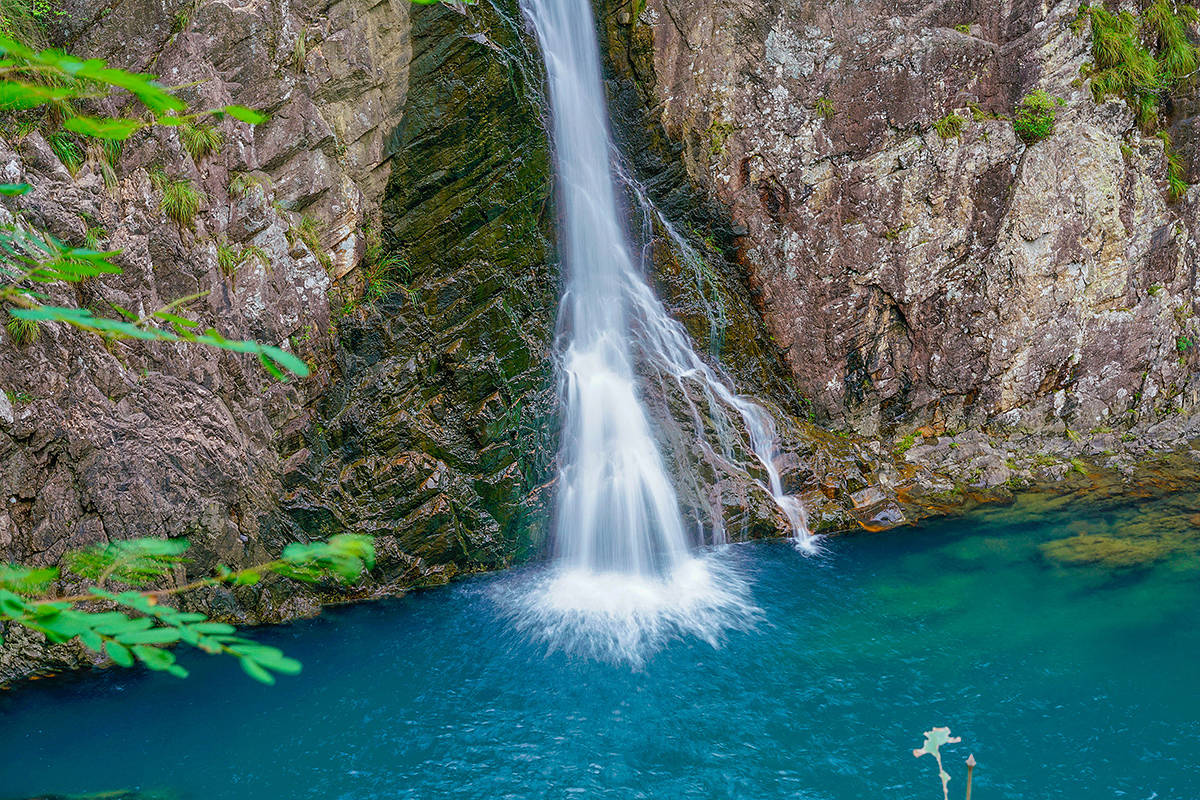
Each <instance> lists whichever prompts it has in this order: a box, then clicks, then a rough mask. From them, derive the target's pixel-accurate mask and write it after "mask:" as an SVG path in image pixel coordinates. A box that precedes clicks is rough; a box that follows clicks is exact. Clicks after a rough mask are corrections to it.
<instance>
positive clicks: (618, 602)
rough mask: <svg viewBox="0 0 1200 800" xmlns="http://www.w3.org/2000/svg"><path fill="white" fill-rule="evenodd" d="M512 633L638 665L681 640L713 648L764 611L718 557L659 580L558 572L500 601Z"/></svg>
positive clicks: (701, 558) (696, 559)
mask: <svg viewBox="0 0 1200 800" xmlns="http://www.w3.org/2000/svg"><path fill="white" fill-rule="evenodd" d="M501 600H502V603H503V605H505V606H507V607H508V611H509V616H510V617H511V618H512V620H513V624H514V626H515V627H516V628H517V629H518V630H521V631H523V632H525V633H526V634H527V635H530V636H531V637H533V638H534V639H537V640H540V641H543V642H545V644H546V646H547V650H548V651H549V652H555V651H563V652H566V653H570V654H572V655H578V656H583V657H587V658H595V659H600V660H604V661H610V662H614V663H616V662H626V663H629V664H631V665H634V666H640V665H641V664H642V663H643V662H644V661H645V659H646V658H647V657H648V656H649V655H651V654H652V653H654V652H655V651H657V650H659V649H660V648H661V647H663V646H664V645H665V644H667V643H668V642H670V641H672V640H675V639H680V638H684V637H689V636H690V637H695V638H698V639H701V640H703V641H705V642H707V643H708V644H710V645H712V646H713V647H718V646H719V645H720V644H721V642H722V641H723V639H724V637H725V635H726V634H727V633H728V632H729V631H731V630H749V629H750V628H752V627H753V626H754V625H755V624H756V623H757V622H758V621H759V619H761V616H762V612H761V610H760V609H759V608H758V607H756V606H755V605H754V604H753V603H752V602H751V600H750V592H749V588H748V585H747V582H746V580H745V578H744V577H743V576H742V575H741V574H739V573H738V571H737V570H736V569H735V568H734V567H733V566H731V565H730V564H729V563H728V562H726V561H722V560H721V559H720V558H719V554H717V553H713V552H708V553H704V554H700V555H695V556H689V557H687V558H685V559H684V560H683V561H682V562H680V563H679V564H678V565H676V567H675V568H674V569H673V570H671V572H670V573H669V574H667V575H665V576H661V577H660V576H655V575H641V574H631V573H627V572H596V571H592V570H588V569H580V568H573V567H569V566H559V567H555V568H551V569H550V570H548V571H547V572H545V573H543V574H541V575H539V576H538V577H537V578H536V579H535V580H534V583H533V584H532V585H531V586H530V585H527V584H522V585H521V586H520V587H519V590H517V591H514V590H512V588H510V589H509V590H508V591H507V592H505V593H504V594H503V595H502V598H501Z"/></svg>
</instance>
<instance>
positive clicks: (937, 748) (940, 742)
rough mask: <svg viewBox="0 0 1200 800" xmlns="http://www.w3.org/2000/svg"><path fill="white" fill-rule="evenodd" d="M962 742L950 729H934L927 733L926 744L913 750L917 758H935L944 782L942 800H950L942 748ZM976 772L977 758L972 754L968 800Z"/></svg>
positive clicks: (948, 775) (939, 776) (968, 781)
mask: <svg viewBox="0 0 1200 800" xmlns="http://www.w3.org/2000/svg"><path fill="white" fill-rule="evenodd" d="M961 741H962V738H961V737H958V736H951V735H950V729H949V728H934V729H933V730H929V731H925V743H924V744H923V745H921V746H920V747H919V748H917V749H916V750H913V755H914V756H916V757H917V758H920V757H921V756H933V757H934V759H935V760H936V761H937V767H938V778H939V779H941V781H942V800H950V774H949V773H948V772H946V768H945V767H944V766H943V765H942V751H941V748H942V747H944V746H945V745H948V744H958V743H959V742H961ZM974 771H975V756H974V755H973V754H972V755H971V756H970V757H969V758H967V800H971V774H972V773H973V772H974Z"/></svg>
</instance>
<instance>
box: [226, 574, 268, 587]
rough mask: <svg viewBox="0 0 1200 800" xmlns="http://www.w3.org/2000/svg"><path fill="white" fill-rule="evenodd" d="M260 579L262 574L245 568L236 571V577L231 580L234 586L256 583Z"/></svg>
mask: <svg viewBox="0 0 1200 800" xmlns="http://www.w3.org/2000/svg"><path fill="white" fill-rule="evenodd" d="M261 580H262V575H260V574H259V573H257V572H255V571H254V570H247V571H245V572H239V573H238V576H237V578H235V579H234V581H233V585H234V586H253V585H254V584H256V583H258V582H259V581H261Z"/></svg>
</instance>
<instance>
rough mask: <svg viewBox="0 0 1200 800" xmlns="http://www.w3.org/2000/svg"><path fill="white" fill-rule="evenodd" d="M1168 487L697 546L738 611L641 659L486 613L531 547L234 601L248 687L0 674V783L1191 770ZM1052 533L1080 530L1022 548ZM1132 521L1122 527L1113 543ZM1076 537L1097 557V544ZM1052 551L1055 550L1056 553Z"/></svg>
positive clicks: (1189, 541)
mask: <svg viewBox="0 0 1200 800" xmlns="http://www.w3.org/2000/svg"><path fill="white" fill-rule="evenodd" d="M1195 508H1197V505H1196V503H1195V498H1194V497H1189V498H1186V499H1176V500H1174V501H1171V500H1168V501H1155V502H1147V503H1142V504H1140V505H1131V506H1124V507H1121V508H1119V509H1116V510H1109V511H1103V512H1101V511H1092V512H1089V513H1088V514H1086V515H1082V516H1081V512H1079V511H1075V512H1073V513H1072V514H1071V515H1068V514H1067V512H1059V511H1055V510H1053V509H1051V508H1047V507H1038V508H1032V507H1027V508H1024V509H1008V510H1000V511H993V512H988V513H984V514H978V515H975V516H973V517H968V518H964V519H959V520H956V521H949V522H944V523H938V524H934V525H930V526H927V527H922V528H909V529H904V530H899V531H895V532H892V533H888V534H875V535H861V536H853V537H847V538H843V539H838V540H835V541H830V542H827V543H826V545H825V552H824V553H823V554H822V555H820V556H816V557H813V556H805V555H802V554H799V553H797V552H796V551H795V550H793V549H792V548H791V547H789V546H788V545H786V544H784V543H758V544H749V545H738V546H733V547H731V548H728V549H727V550H726V551H724V552H722V553H720V554H719V557H720V558H722V559H724V560H727V561H728V562H730V563H731V564H733V565H734V566H735V567H736V568H737V569H738V570H740V571H741V573H742V574H743V576H744V577H745V578H746V579H747V581H748V582H749V584H750V586H751V592H752V596H753V600H754V602H755V603H756V605H757V606H758V607H759V608H760V609H761V618H760V621H759V623H758V624H757V626H756V627H755V628H753V629H752V630H749V631H735V632H731V633H729V634H728V635H727V636H726V638H725V641H724V642H723V643H722V645H721V647H719V648H718V649H714V648H712V647H710V646H709V645H708V644H705V643H703V642H700V641H697V640H694V639H691V640H688V639H684V640H679V641H673V642H669V643H667V644H666V645H665V646H664V647H662V649H660V650H659V651H658V652H655V653H652V654H650V655H648V657H647V658H646V660H645V662H644V664H643V665H642V666H641V667H640V668H633V667H631V666H629V665H627V664H610V663H604V662H597V661H594V660H588V659H583V658H577V657H572V656H570V655H569V654H564V653H561V652H555V653H551V654H549V655H547V653H546V650H545V647H544V645H541V644H538V643H535V642H533V641H530V640H528V639H526V638H525V637H524V636H523V635H522V634H519V633H516V632H514V631H513V629H512V627H511V626H510V625H509V624H508V622H507V621H506V620H505V619H504V618H503V615H504V607H505V605H504V603H503V602H502V598H503V597H504V596H505V595H506V594H507V593H511V592H520V591H521V589H522V587H523V586H524V585H525V584H526V583H527V582H528V581H530V580H533V579H534V578H535V577H536V574H537V570H536V569H528V570H523V571H515V572H510V573H507V574H501V575H493V576H487V577H483V578H479V579H473V580H468V581H464V582H462V583H459V584H456V585H453V586H449V587H446V588H442V589H437V590H432V591H427V592H421V593H415V594H412V595H410V596H408V597H406V598H403V599H400V600H396V601H390V602H382V603H375V604H370V605H362V606H358V607H349V608H341V609H336V610H332V611H329V612H327V613H326V614H325V615H324V616H323V617H322V618H320V619H317V620H313V621H309V622H303V623H299V624H295V625H291V626H288V627H283V628H276V629H271V630H262V631H260V632H259V633H258V635H259V638H261V639H263V640H266V641H270V642H272V643H275V644H278V645H280V646H282V647H284V648H285V650H287V651H288V652H289V653H290V654H291V655H294V656H297V657H299V658H300V659H301V660H303V662H304V667H305V668H304V672H303V674H302V675H301V676H299V677H297V678H291V679H283V680H281V682H280V684H279V685H278V686H276V687H274V688H265V687H261V686H259V685H257V684H255V683H253V682H251V681H250V680H248V679H247V678H245V677H244V676H243V675H242V674H241V672H240V670H239V668H238V667H237V665H236V664H235V663H233V662H232V661H229V660H222V659H219V658H212V657H206V656H199V655H197V656H190V657H188V658H186V659H185V663H186V664H187V666H188V667H189V669H191V670H192V677H191V678H189V679H187V680H185V681H179V680H177V679H173V678H170V677H166V676H162V675H156V674H144V673H136V672H129V671H119V670H109V671H106V672H103V673H99V674H92V675H87V676H82V677H70V678H62V679H56V680H53V681H45V682H40V683H35V684H32V685H30V686H27V687H22V688H20V689H18V690H16V691H12V692H7V693H0V722H2V725H3V728H2V731H3V734H2V736H0V797H10V796H11V797H25V796H29V795H34V794H37V793H42V792H62V793H68V792H83V791H99V790H114V789H131V788H142V789H146V790H155V791H163V792H166V793H167V794H168V795H169V796H177V797H179V798H196V799H197V800H200V798H204V800H222V799H223V798H272V799H278V800H285V799H288V800H290V799H292V798H323V799H325V800H333V799H334V798H338V799H344V800H359V799H361V800H366V799H367V798H387V799H388V800H393V799H395V798H438V797H455V798H459V797H461V798H481V799H482V798H487V799H488V800H499V799H500V798H541V797H546V798H593V797H611V798H661V799H662V800H679V799H680V798H814V799H815V798H829V799H830V800H851V799H853V800H862V799H863V798H894V799H895V800H909V798H912V799H913V800H916V799H918V798H920V799H921V800H934V799H935V798H937V797H939V796H940V794H939V790H940V787H939V785H938V782H937V778H936V775H935V768H934V765H933V762H932V760H931V759H929V758H924V759H920V760H918V759H915V758H913V756H912V753H911V751H912V749H913V748H914V747H917V746H919V745H920V743H921V734H922V732H923V731H925V730H928V729H929V728H930V727H931V726H934V725H949V726H950V727H951V728H952V729H953V732H954V733H955V734H956V735H960V736H962V738H963V743H962V744H960V745H956V746H954V747H952V748H949V749H948V750H947V751H946V755H947V758H946V763H947V768H948V769H949V771H950V773H951V774H952V775H953V778H954V779H953V780H952V782H951V784H950V788H951V797H961V793H962V789H963V778H964V774H965V773H964V769H963V767H962V761H963V759H965V758H966V756H967V755H968V753H972V752H973V753H974V754H975V757H976V758H977V759H978V761H979V767H978V768H977V769H976V772H975V798H976V800H998V799H999V798H1011V799H1013V800H1015V799H1016V798H1023V799H1025V800H1032V799H1033V798H1038V799H1039V800H1051V799H1053V798H1064V800H1065V799H1066V798H1071V800H1079V799H1080V798H1095V799H1096V800H1100V799H1101V798H1133V799H1134V800H1150V799H1151V798H1162V799H1163V800H1167V799H1168V798H1170V799H1172V800H1188V799H1190V798H1196V797H1200V693H1198V692H1197V680H1198V678H1200V669H1198V668H1197V663H1198V662H1200V631H1198V630H1197V626H1196V625H1195V620H1196V613H1197V608H1200V562H1198V556H1197V551H1198V550H1200V545H1198V544H1197V538H1196V537H1197V533H1198V531H1197V529H1196V527H1195V526H1194V525H1193V524H1192V523H1191V522H1190V521H1189V520H1188V517H1187V515H1188V513H1190V510H1191V509H1195ZM1078 533H1085V534H1088V535H1091V536H1092V537H1093V538H1092V540H1087V539H1085V540H1073V542H1075V543H1076V544H1079V543H1080V542H1081V541H1082V542H1083V543H1084V544H1087V542H1088V541H1092V544H1096V543H1097V542H1096V541H1095V536H1096V535H1100V536H1112V537H1117V538H1114V539H1112V540H1107V539H1105V540H1102V541H1100V542H1099V544H1101V545H1105V546H1104V547H1100V548H1092V549H1088V548H1086V547H1084V548H1082V549H1081V548H1079V547H1073V548H1069V552H1068V555H1067V556H1063V555H1062V553H1063V549H1062V548H1061V547H1059V548H1058V549H1055V548H1053V547H1052V548H1051V550H1050V552H1051V553H1058V554H1059V555H1058V557H1057V558H1056V557H1051V556H1050V555H1047V552H1046V551H1045V550H1044V549H1043V548H1042V547H1041V545H1043V544H1044V543H1046V542H1050V541H1053V540H1061V539H1063V538H1064V537H1068V536H1072V535H1075V534H1078ZM1129 536H1131V537H1134V538H1133V539H1131V540H1130V541H1132V542H1133V543H1134V547H1133V551H1134V553H1135V555H1133V556H1131V555H1130V554H1129V552H1128V548H1126V549H1117V550H1116V551H1114V549H1113V547H1112V546H1111V545H1112V544H1113V542H1119V541H1121V539H1120V537H1129ZM1097 554H1099V555H1101V556H1103V557H1104V558H1106V559H1107V560H1108V563H1104V562H1096V561H1095V560H1094V559H1095V558H1097V557H1098V556H1097ZM1064 557H1065V558H1068V560H1067V561H1063V560H1061V559H1062V558H1064Z"/></svg>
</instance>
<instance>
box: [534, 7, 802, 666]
mask: <svg viewBox="0 0 1200 800" xmlns="http://www.w3.org/2000/svg"><path fill="white" fill-rule="evenodd" d="M522 5H523V9H524V12H525V14H526V16H527V17H528V18H529V19H530V20H531V21H532V23H533V26H534V28H535V30H536V32H537V36H538V39H539V41H540V43H541V46H542V52H543V55H544V58H545V62H546V69H547V74H548V79H549V95H550V106H551V116H552V119H553V139H554V145H555V160H556V166H557V180H558V197H559V204H560V212H561V213H560V218H561V225H562V227H561V231H560V237H559V240H560V248H561V254H562V265H563V271H564V273H565V275H566V291H565V293H564V295H563V300H562V308H561V310H560V331H561V340H562V344H563V349H562V361H561V372H562V376H563V428H562V450H561V453H560V459H561V472H560V476H559V499H558V509H557V516H556V533H555V536H556V540H555V541H556V555H557V560H558V564H557V569H556V571H555V572H554V573H553V575H552V576H551V577H550V578H549V579H548V580H547V581H545V582H544V583H543V584H542V585H540V586H539V587H538V589H537V590H536V591H534V592H533V593H532V594H531V595H530V596H529V597H528V598H526V602H524V603H522V606H523V609H522V613H521V614H520V615H519V618H518V624H520V625H522V626H523V627H526V628H529V629H533V630H535V631H537V632H539V633H541V634H543V635H545V636H546V638H547V640H548V641H549V642H550V644H551V646H552V647H563V648H565V649H571V650H579V649H582V650H585V651H588V652H591V653H593V654H596V655H601V656H616V657H622V658H627V659H630V660H633V661H636V660H638V659H639V658H640V656H641V654H642V653H643V652H644V651H645V649H646V646H647V645H648V644H653V643H654V642H657V641H661V640H663V639H664V638H667V637H670V636H673V635H678V634H681V633H690V634H695V635H699V636H701V637H702V638H705V639H707V640H709V641H710V642H713V643H714V644H715V643H716V641H717V638H718V637H719V636H720V634H721V632H722V631H723V630H725V629H728V628H730V627H741V626H744V625H746V624H748V623H749V622H751V621H752V620H753V618H754V617H755V615H756V613H757V610H756V609H754V608H753V606H751V605H750V604H749V603H748V602H747V600H746V589H745V584H744V582H743V581H741V580H740V578H739V577H738V576H737V575H735V574H733V573H732V572H730V571H729V570H728V569H726V568H723V566H722V565H721V564H720V562H719V561H716V560H715V559H713V558H711V557H702V556H697V555H696V554H694V553H692V552H691V550H690V547H689V545H690V542H689V539H688V535H687V533H686V532H685V528H684V524H683V521H682V519H681V516H680V512H679V504H678V500H677V498H676V495H675V490H674V489H673V488H672V482H671V479H670V477H669V476H668V474H667V470H666V467H665V464H664V462H663V458H662V456H661V454H660V452H659V449H658V445H657V443H656V442H655V439H654V436H653V433H652V429H651V423H650V419H649V417H648V415H647V412H646V409H645V407H644V406H643V403H642V401H641V399H640V397H639V380H638V373H637V370H636V369H635V366H637V365H639V364H642V365H648V366H649V367H650V368H652V369H656V370H659V371H660V372H664V373H666V374H669V375H671V376H672V377H673V378H674V379H675V380H676V381H678V382H679V385H680V387H681V388H683V389H684V391H685V396H686V391H687V389H686V387H685V386H684V384H685V383H690V384H693V385H695V386H698V387H699V389H700V390H701V391H702V392H703V394H704V395H705V397H706V398H707V402H708V405H709V407H710V408H711V409H713V410H714V411H715V412H716V413H714V415H713V418H714V419H716V420H717V421H718V424H724V421H725V419H726V418H725V412H724V409H722V408H721V406H722V405H724V406H726V407H728V408H731V409H733V410H735V411H736V412H737V413H738V414H739V415H740V417H741V419H742V421H743V424H744V425H745V426H746V430H747V432H748V434H749V437H750V441H751V446H752V449H753V451H754V453H755V455H756V456H757V457H758V459H759V460H760V461H761V462H762V465H763V466H764V467H765V469H766V473H767V475H768V476H769V479H768V482H769V483H770V485H769V486H767V487H764V488H765V489H767V491H769V492H770V493H771V495H772V496H773V497H774V498H775V499H776V501H777V502H779V504H780V506H781V508H782V509H783V510H784V511H785V513H786V515H787V517H788V519H789V520H791V522H792V526H793V529H794V533H795V535H796V536H797V537H798V539H799V540H802V541H808V538H809V537H808V532H807V528H806V527H805V524H804V516H803V509H802V507H801V506H800V504H799V502H798V501H797V500H796V499H795V498H792V497H789V496H787V495H785V494H784V493H783V491H782V488H781V486H780V481H779V474H778V472H777V471H776V469H775V467H774V465H773V458H774V455H775V450H776V448H777V445H776V442H775V433H774V425H773V423H772V421H771V418H770V415H769V414H767V413H766V411H765V410H764V409H762V408H761V407H760V406H758V405H756V404H754V403H752V402H751V401H749V400H748V399H746V398H743V397H740V396H738V395H736V394H735V393H734V392H732V391H731V390H730V389H729V388H728V387H727V386H725V385H724V384H723V383H722V382H721V381H720V380H719V379H718V378H717V375H716V374H715V372H714V371H713V370H712V369H711V368H710V367H708V366H707V365H706V364H705V363H704V362H703V361H702V360H701V359H700V358H699V357H698V356H697V355H696V353H695V352H694V351H693V349H692V347H691V344H690V343H689V341H688V338H687V335H686V333H685V332H684V330H683V328H682V326H680V325H679V324H678V323H677V322H675V321H674V320H672V319H671V318H670V316H669V315H668V314H667V312H666V309H665V308H664V307H663V305H662V303H660V302H659V300H658V299H657V298H656V297H655V296H654V293H653V292H652V291H651V290H650V288H649V286H648V285H647V284H646V282H645V281H644V279H643V278H642V276H641V275H640V274H639V271H638V270H637V269H636V267H635V262H634V259H633V257H632V255H631V246H630V244H629V237H628V235H627V233H626V231H625V230H624V226H623V225H622V223H621V221H620V220H621V217H620V215H619V211H618V204H617V189H616V184H615V182H614V178H613V169H612V165H611V163H610V153H611V152H612V143H611V139H610V135H609V126H608V115H607V111H606V105H605V98H604V88H603V84H602V82H601V73H600V54H599V47H598V43H597V37H596V32H595V29H594V22H593V17H592V10H591V6H590V4H589V0H522ZM668 230H670V228H669V227H668ZM688 403H689V405H691V406H692V410H693V413H694V414H697V415H698V414H699V412H698V410H697V409H696V408H695V405H694V404H693V403H692V402H691V400H689V401H688ZM697 419H698V417H697ZM697 429H698V430H703V427H702V426H698V427H697Z"/></svg>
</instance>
